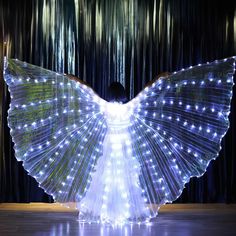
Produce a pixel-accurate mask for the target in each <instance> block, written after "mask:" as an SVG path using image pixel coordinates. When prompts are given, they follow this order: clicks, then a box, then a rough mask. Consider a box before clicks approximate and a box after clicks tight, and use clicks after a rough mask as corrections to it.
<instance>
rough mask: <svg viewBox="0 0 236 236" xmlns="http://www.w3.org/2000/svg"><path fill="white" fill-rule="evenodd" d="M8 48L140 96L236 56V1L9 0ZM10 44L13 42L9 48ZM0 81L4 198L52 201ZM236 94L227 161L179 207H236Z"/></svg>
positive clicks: (4, 14)
mask: <svg viewBox="0 0 236 236" xmlns="http://www.w3.org/2000/svg"><path fill="white" fill-rule="evenodd" d="M0 4H1V6H0V37H1V38H0V51H1V69H2V59H3V57H2V56H3V54H6V55H7V56H8V57H14V58H19V59H20V60H25V61H27V62H29V63H33V64H36V65H39V66H43V67H45V68H49V69H52V70H55V71H59V72H65V73H71V74H75V75H77V76H79V77H80V78H81V79H83V80H84V81H86V82H87V83H88V84H90V85H91V87H92V88H94V90H95V91H96V92H97V93H98V94H99V95H100V96H102V97H104V96H105V95H106V90H107V86H108V85H109V84H110V83H111V82H112V81H120V82H121V83H122V84H123V85H124V86H125V88H126V91H127V96H128V97H129V98H130V99H131V98H133V97H134V96H135V95H136V94H137V93H138V92H139V91H141V90H142V88H143V87H144V86H145V84H146V83H147V82H148V81H150V80H152V79H154V77H155V76H156V75H158V74H159V73H161V72H165V71H169V72H173V71H176V70H180V69H181V68H183V67H188V66H190V65H195V64H198V63H204V62H207V61H212V60H215V59H221V58H225V57H229V56H232V55H236V2H235V1H227V0H226V1H209V0H196V1H188V0H182V1H180V0H172V1H171V0H166V1H164V0H149V1H146V0H143V1H142V0H112V1H105V0H65V1H62V0H58V1H48V0H35V1H28V0H15V1H13V0H1V3H0ZM4 42H5V44H4ZM2 76H3V75H2V72H1V80H0V104H1V105H0V114H1V116H0V119H1V123H0V132H1V137H0V138H1V139H0V201H1V202H29V201H45V202H52V201H53V200H52V198H51V197H50V196H48V195H46V194H45V193H44V192H43V190H42V189H40V188H39V187H37V183H36V181H35V180H34V179H33V178H32V177H30V176H28V175H27V173H26V172H25V171H24V169H23V167H22V165H21V163H18V162H17V161H16V159H15V157H14V152H13V148H12V147H13V144H12V140H11V137H10V134H9V128H8V127H7V109H8V108H9V102H10V99H9V93H8V92H7V87H6V85H5V84H4V82H3V78H2ZM235 95H236V91H235V88H234V97H233V103H232V104H233V105H234V106H232V112H231V115H230V121H231V128H230V129H229V131H228V133H227V135H226V137H225V138H224V139H223V143H222V146H223V147H222V150H221V152H220V156H219V157H218V159H217V160H216V161H214V162H212V163H211V164H210V165H209V167H208V170H207V173H206V174H205V175H204V176H203V177H201V178H199V179H197V178H194V179H192V180H191V182H190V183H189V184H188V185H187V187H186V189H185V190H184V192H183V194H182V196H181V197H180V198H179V199H178V200H177V202H227V203H230V202H236V188H235V186H236V152H235V150H236V147H235V146H236V137H235V136H236V128H235V126H236V122H235V120H236V112H235V108H236V106H235V102H236V101H235Z"/></svg>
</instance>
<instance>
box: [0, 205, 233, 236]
mask: <svg viewBox="0 0 236 236" xmlns="http://www.w3.org/2000/svg"><path fill="white" fill-rule="evenodd" d="M0 235H1V236H11V235H17V236H28V235H35V236H44V235H50V236H65V235H82V236H99V235H100V236H106V235H109V236H128V235H135V236H147V235H153V236H154V235H155V236H190V235H191V236H192V235H193V236H195V235H196V236H229V235H230V236H233V235H235V236H236V205H225V204H168V205H165V206H163V207H162V208H161V209H160V211H159V215H158V217H157V218H156V219H154V221H153V222H152V223H151V225H124V226H122V227H121V226H119V227H111V226H107V225H98V224H81V223H79V222H78V221H77V212H76V211H75V210H71V209H68V208H65V207H63V206H61V205H59V204H56V203H54V204H47V203H30V204H15V203H8V204H6V203H4V204H0Z"/></svg>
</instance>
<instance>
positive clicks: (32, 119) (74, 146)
mask: <svg viewBox="0 0 236 236" xmlns="http://www.w3.org/2000/svg"><path fill="white" fill-rule="evenodd" d="M4 79H5V81H6V83H7V84H8V88H9V91H10V94H11V104H10V109H9V111H8V123H9V127H10V130H11V135H12V137H13V141H14V149H15V154H16V158H17V160H18V161H22V162H23V166H24V168H25V169H26V170H27V171H28V172H29V174H30V175H32V176H33V177H34V178H35V179H36V180H37V181H38V182H39V183H40V186H42V187H43V189H44V190H45V191H46V192H47V193H49V194H51V195H53V197H54V199H55V200H56V201H59V202H69V201H76V200H77V201H78V200H79V199H81V198H82V196H83V195H84V194H85V192H86V190H87V189H88V186H89V183H90V181H91V176H90V175H91V172H92V171H93V169H94V166H95V164H96V162H97V159H98V158H99V156H101V155H102V142H103V139H104V136H105V133H106V122H105V119H104V117H103V115H102V114H101V112H100V108H99V105H98V103H96V102H94V97H97V96H96V95H95V94H94V92H93V90H92V89H90V88H89V87H87V86H85V85H82V84H80V83H78V82H75V81H72V80H70V79H68V78H67V77H66V76H64V75H62V74H58V73H55V72H52V71H49V70H45V69H42V68H40V67H37V66H33V65H30V64H28V63H25V62H21V61H19V60H13V59H9V60H8V62H7V68H6V70H5V72H4ZM96 99H97V98H96Z"/></svg>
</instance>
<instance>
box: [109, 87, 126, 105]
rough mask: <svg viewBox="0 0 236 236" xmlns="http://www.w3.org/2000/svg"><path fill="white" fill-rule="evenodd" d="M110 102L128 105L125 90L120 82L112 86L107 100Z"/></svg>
mask: <svg viewBox="0 0 236 236" xmlns="http://www.w3.org/2000/svg"><path fill="white" fill-rule="evenodd" d="M106 100H107V101H108V102H121V103H126V102H127V101H128V99H127V97H126V94H125V88H124V87H123V85H122V84H121V83H119V82H113V83H111V84H110V86H109V88H108V91H107V98H106Z"/></svg>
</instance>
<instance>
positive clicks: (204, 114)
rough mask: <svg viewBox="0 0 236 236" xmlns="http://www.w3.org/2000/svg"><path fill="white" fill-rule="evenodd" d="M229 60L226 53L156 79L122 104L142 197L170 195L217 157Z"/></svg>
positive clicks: (166, 198) (228, 91)
mask: <svg viewBox="0 0 236 236" xmlns="http://www.w3.org/2000/svg"><path fill="white" fill-rule="evenodd" d="M234 63H235V59H234V58H228V59H224V60H222V61H215V62H212V63H208V64H204V65H199V66H195V67H190V68H189V69H186V70H182V71H179V72H177V73H175V74H172V75H170V76H169V77H167V78H160V79H159V80H157V81H156V82H154V83H153V84H152V85H151V86H150V87H147V88H146V89H144V91H143V92H141V93H140V94H139V95H138V96H137V97H136V98H135V99H133V100H132V101H130V103H129V104H127V105H128V106H131V107H133V109H134V114H133V115H132V116H131V120H132V123H131V125H130V127H129V132H130V134H131V136H132V137H131V139H132V142H133V143H132V145H133V151H134V155H135V156H136V157H137V159H138V161H139V163H140V165H141V173H140V183H141V185H142V188H143V192H144V194H145V195H146V198H147V202H149V203H157V204H159V205H161V204H164V203H166V202H171V201H173V200H175V199H176V198H177V197H178V196H179V195H180V194H181V193H182V190H183V188H184V185H185V183H186V182H188V181H189V179H190V178H191V177H192V176H201V175H202V174H203V173H204V172H205V171H206V168H207V166H208V164H209V162H210V161H211V160H212V159H215V158H216V157H217V155H218V153H219V151H220V148H221V147H220V143H221V139H222V137H223V136H224V135H225V133H226V131H227V129H228V127H229V121H228V115H229V112H230V101H231V97H232V86H233V74H234V68H235V64H234Z"/></svg>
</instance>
